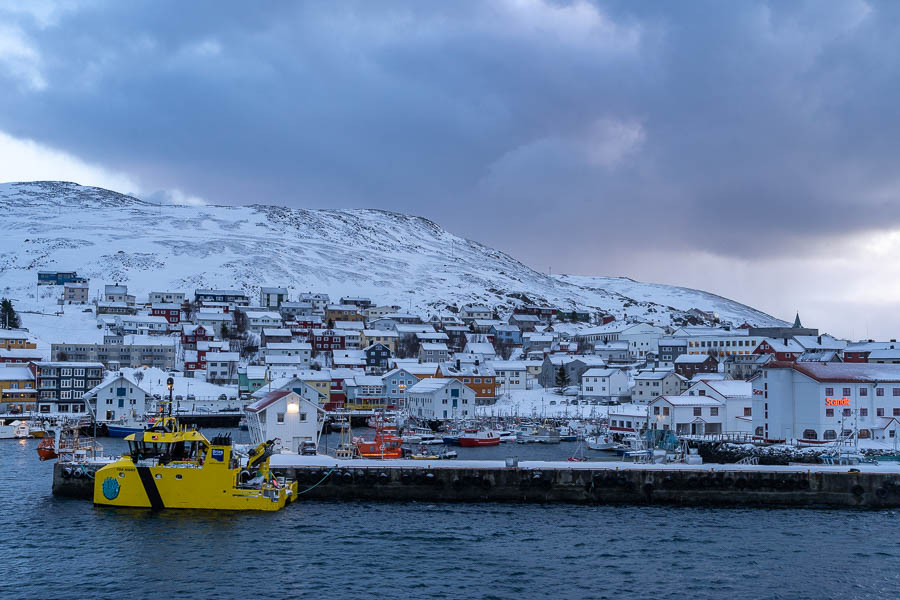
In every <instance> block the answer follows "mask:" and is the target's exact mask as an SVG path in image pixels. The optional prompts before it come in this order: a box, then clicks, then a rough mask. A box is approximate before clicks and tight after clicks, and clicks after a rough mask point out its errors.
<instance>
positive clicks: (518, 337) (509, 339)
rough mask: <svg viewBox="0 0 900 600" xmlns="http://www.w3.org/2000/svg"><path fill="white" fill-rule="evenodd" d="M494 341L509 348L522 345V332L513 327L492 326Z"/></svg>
mask: <svg viewBox="0 0 900 600" xmlns="http://www.w3.org/2000/svg"><path fill="white" fill-rule="evenodd" d="M491 335H493V336H494V341H495V342H499V343H501V344H508V345H510V346H521V345H522V330H521V329H519V328H518V327H516V326H515V325H494V326H492V327H491Z"/></svg>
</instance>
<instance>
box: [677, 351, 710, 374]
mask: <svg viewBox="0 0 900 600" xmlns="http://www.w3.org/2000/svg"><path fill="white" fill-rule="evenodd" d="M718 371H719V361H717V360H716V358H715V357H714V356H710V355H709V354H682V355H681V356H679V357H678V358H676V359H675V372H676V373H678V374H679V375H681V376H682V377H686V378H687V379H690V378H692V377H693V376H694V375H696V374H697V373H717V372H718Z"/></svg>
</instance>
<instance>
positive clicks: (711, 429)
mask: <svg viewBox="0 0 900 600" xmlns="http://www.w3.org/2000/svg"><path fill="white" fill-rule="evenodd" d="M649 408H650V427H651V428H652V429H670V430H672V431H674V432H675V434H676V435H714V434H720V433H722V431H723V429H724V424H725V405H724V404H723V403H722V402H719V401H718V400H716V399H715V398H713V397H711V396H660V397H658V398H656V399H655V400H653V401H651V402H650V406H649Z"/></svg>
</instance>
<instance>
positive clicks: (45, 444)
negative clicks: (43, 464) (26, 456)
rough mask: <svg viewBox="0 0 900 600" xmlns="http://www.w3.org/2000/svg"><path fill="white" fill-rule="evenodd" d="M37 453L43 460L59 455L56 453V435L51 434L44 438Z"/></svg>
mask: <svg viewBox="0 0 900 600" xmlns="http://www.w3.org/2000/svg"><path fill="white" fill-rule="evenodd" d="M37 453H38V457H40V459H41V460H52V459H54V458H56V457H57V456H59V455H58V454H57V453H56V436H53V435H50V436H47V437H44V438H42V439H41V442H40V443H39V444H38V447H37Z"/></svg>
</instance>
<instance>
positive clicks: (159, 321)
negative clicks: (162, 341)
mask: <svg viewBox="0 0 900 600" xmlns="http://www.w3.org/2000/svg"><path fill="white" fill-rule="evenodd" d="M116 326H117V327H118V328H119V329H121V330H122V333H123V334H129V333H131V334H138V335H165V334H166V333H168V331H169V321H168V320H167V319H166V318H165V317H154V316H151V315H120V316H116Z"/></svg>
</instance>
